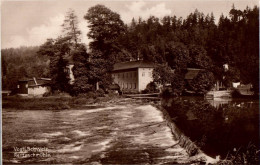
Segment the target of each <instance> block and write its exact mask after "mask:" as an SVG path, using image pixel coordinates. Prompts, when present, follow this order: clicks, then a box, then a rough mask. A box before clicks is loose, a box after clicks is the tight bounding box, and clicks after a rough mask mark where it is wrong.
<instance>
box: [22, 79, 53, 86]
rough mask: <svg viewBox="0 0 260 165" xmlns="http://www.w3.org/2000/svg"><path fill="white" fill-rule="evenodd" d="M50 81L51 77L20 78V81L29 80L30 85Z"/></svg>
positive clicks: (38, 84) (45, 83) (44, 83)
mask: <svg viewBox="0 0 260 165" xmlns="http://www.w3.org/2000/svg"><path fill="white" fill-rule="evenodd" d="M50 81H51V79H50V78H22V79H20V80H19V82H27V83H28V86H29V87H34V86H41V85H47V84H49V83H50Z"/></svg>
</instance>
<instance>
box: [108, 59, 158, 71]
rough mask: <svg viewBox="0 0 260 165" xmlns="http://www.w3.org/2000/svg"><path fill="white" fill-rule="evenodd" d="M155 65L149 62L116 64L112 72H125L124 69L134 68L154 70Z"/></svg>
mask: <svg viewBox="0 0 260 165" xmlns="http://www.w3.org/2000/svg"><path fill="white" fill-rule="evenodd" d="M154 67H155V65H154V64H153V63H151V62H146V61H142V60H140V61H128V62H121V63H116V64H115V65H114V68H113V71H119V70H126V69H134V68H154Z"/></svg>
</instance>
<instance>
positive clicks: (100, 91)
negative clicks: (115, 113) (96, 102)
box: [96, 89, 105, 97]
mask: <svg viewBox="0 0 260 165" xmlns="http://www.w3.org/2000/svg"><path fill="white" fill-rule="evenodd" d="M96 95H97V97H104V96H105V91H104V90H103V89H98V90H97V91H96Z"/></svg>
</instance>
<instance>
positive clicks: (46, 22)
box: [0, 0, 259, 48]
mask: <svg viewBox="0 0 260 165" xmlns="http://www.w3.org/2000/svg"><path fill="white" fill-rule="evenodd" d="M97 4H102V5H105V6H106V7H108V8H109V9H111V10H112V11H114V12H117V13H118V14H120V16H121V19H122V20H123V21H124V23H130V22H131V20H132V18H136V19H138V18H139V17H142V18H143V19H147V18H148V17H149V16H151V15H153V16H156V17H159V18H162V17H163V16H166V15H170V16H173V15H176V16H177V17H183V18H186V17H187V15H188V14H190V13H191V12H194V11H195V9H198V10H199V11H200V12H203V13H204V14H205V15H206V14H207V13H211V12H213V14H214V16H215V18H216V20H218V19H219V16H220V15H221V14H222V13H223V14H224V15H225V16H228V13H229V11H230V9H231V7H232V4H234V5H235V8H236V9H240V10H244V9H245V8H246V6H249V7H251V8H252V7H253V6H255V5H257V6H259V1H258V0H171V1H170V0H168V1H159V0H156V1H155V0H146V1H140V0H139V1H133V0H132V1H126V0H121V1H115V0H114V1H109V0H102V1H97V0H94V1H93V0H92V1H90V0H70V1H68V0H44V1H43V0H26V1H25V0H1V5H0V6H1V48H11V47H13V48H16V47H20V46H37V45H41V44H43V43H44V42H45V41H46V39H47V38H57V37H58V36H59V35H61V32H62V28H61V25H62V23H63V21H64V17H65V15H66V12H67V11H68V9H69V8H71V9H73V10H75V14H76V15H77V16H78V20H79V28H80V30H81V31H82V36H81V37H82V39H81V41H82V42H83V43H86V44H88V43H89V42H90V41H91V40H90V39H88V37H87V33H88V31H89V29H88V28H87V26H88V23H87V21H86V20H85V19H84V18H83V17H84V15H85V14H86V13H87V11H88V9H89V8H90V7H93V6H95V5H97Z"/></svg>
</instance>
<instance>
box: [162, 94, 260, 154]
mask: <svg viewBox="0 0 260 165" xmlns="http://www.w3.org/2000/svg"><path fill="white" fill-rule="evenodd" d="M162 105H163V107H164V108H165V109H166V110H167V111H168V113H169V114H170V116H171V117H172V119H173V121H174V122H175V123H176V125H177V126H178V127H179V128H180V129H181V130H182V131H183V133H184V134H185V135H186V136H188V137H190V138H191V140H192V141H194V142H195V143H196V144H197V145H198V146H199V147H200V148H201V149H202V150H203V151H204V152H205V153H206V154H208V155H210V156H217V155H221V157H222V158H225V156H226V155H227V153H228V152H229V151H232V150H234V149H235V150H236V149H238V148H240V147H242V148H243V147H244V146H246V145H248V144H249V143H253V144H254V145H256V146H259V145H258V142H259V109H258V108H259V101H258V100H238V99H237V100H231V99H229V100H220V99H219V100H214V101H213V100H204V98H201V97H181V98H165V99H163V100H162Z"/></svg>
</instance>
